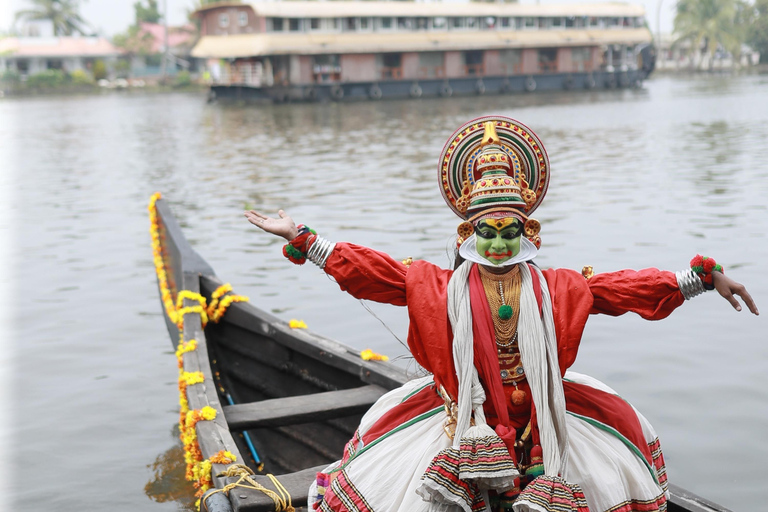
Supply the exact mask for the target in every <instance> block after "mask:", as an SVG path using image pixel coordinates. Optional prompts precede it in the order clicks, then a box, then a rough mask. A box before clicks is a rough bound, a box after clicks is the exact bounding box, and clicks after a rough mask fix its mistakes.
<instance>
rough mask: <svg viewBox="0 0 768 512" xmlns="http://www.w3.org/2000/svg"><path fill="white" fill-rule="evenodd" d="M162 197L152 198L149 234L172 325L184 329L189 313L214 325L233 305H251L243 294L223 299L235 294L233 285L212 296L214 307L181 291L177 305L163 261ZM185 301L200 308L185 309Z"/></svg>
mask: <svg viewBox="0 0 768 512" xmlns="http://www.w3.org/2000/svg"><path fill="white" fill-rule="evenodd" d="M161 198H162V195H161V194H160V192H156V193H155V194H153V195H152V197H150V198H149V205H148V206H147V209H148V210H149V234H150V236H151V237H152V257H153V261H154V264H155V273H156V274H157V282H158V285H159V288H160V297H161V299H162V301H163V307H164V308H165V313H166V314H167V315H168V318H170V319H171V322H173V323H174V324H176V326H177V327H178V328H179V329H182V328H183V327H184V315H186V314H188V313H197V314H199V315H200V320H201V322H202V324H203V327H205V326H206V324H207V323H208V319H209V318H211V320H213V321H214V322H218V321H219V320H220V319H221V317H222V316H224V313H226V311H227V308H228V307H229V305H230V304H232V303H233V302H247V301H248V300H249V299H248V297H245V296H243V295H229V296H227V297H224V299H223V300H220V297H221V296H222V295H224V294H225V293H229V292H231V291H232V285H230V284H229V283H227V284H224V285H222V286H220V287H219V288H218V289H217V290H216V291H215V292H214V293H213V294H212V296H211V305H210V306H207V305H206V300H205V297H203V296H202V295H200V294H199V293H196V292H193V291H190V290H180V291H179V292H178V294H177V295H176V303H175V304H174V302H173V297H172V294H171V290H170V287H169V286H168V273H167V272H166V270H165V263H164V262H163V249H162V245H161V243H160V227H159V224H158V221H157V204H156V203H157V201H158V200H159V199H161ZM184 299H190V300H196V301H197V302H198V305H196V306H186V307H184Z"/></svg>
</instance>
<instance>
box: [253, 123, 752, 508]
mask: <svg viewBox="0 0 768 512" xmlns="http://www.w3.org/2000/svg"><path fill="white" fill-rule="evenodd" d="M438 176H439V182H440V189H441V191H442V193H443V197H444V198H445V200H446V202H447V203H448V206H449V207H450V208H451V210H453V212H454V213H456V214H457V215H458V216H459V217H461V219H462V222H461V224H460V225H459V227H458V239H457V244H458V254H457V258H456V266H455V269H454V270H446V269H443V268H440V267H438V266H436V265H433V264H431V263H428V262H426V261H412V262H411V261H405V262H401V261H398V260H395V259H393V258H391V257H390V256H388V255H386V254H383V253H381V252H378V251H374V250H372V249H368V248H366V247H361V246H358V245H353V244H349V243H333V242H330V241H328V240H326V239H323V238H322V237H320V236H318V235H317V234H316V233H315V232H314V231H312V230H310V229H309V228H307V227H306V226H302V225H299V226H298V227H297V226H295V225H294V223H293V221H292V220H291V218H290V217H289V216H287V215H286V214H285V213H284V212H283V211H282V210H281V211H280V212H279V215H280V218H270V217H267V216H265V215H263V214H261V213H258V212H255V211H249V212H246V217H247V218H248V220H249V221H250V222H251V223H253V224H255V225H256V226H258V227H260V228H262V229H263V230H265V231H267V232H270V233H273V234H276V235H280V236H283V237H284V238H285V239H287V240H288V241H289V243H288V244H287V245H286V246H285V248H284V251H283V252H284V254H285V255H286V256H287V257H288V258H289V259H291V260H292V261H293V262H295V263H299V264H301V263H303V262H304V261H305V260H307V259H308V260H310V261H312V262H313V263H315V264H317V265H318V266H319V267H320V268H322V269H324V270H325V272H327V273H328V274H329V275H331V276H333V278H334V279H335V280H336V282H338V284H339V286H340V287H341V289H342V290H345V291H347V292H349V293H350V294H352V295H353V296H354V297H357V298H359V299H368V300H373V301H376V302H383V303H388V304H394V305H398V306H407V307H408V314H409V318H410V327H409V331H408V345H409V347H410V349H411V351H412V354H413V356H414V358H415V359H416V361H417V362H418V363H419V364H420V365H421V366H422V367H424V368H425V369H426V370H427V371H428V372H429V373H430V374H431V375H430V376H428V377H425V378H420V379H416V380H413V381H411V382H408V383H407V384H405V385H404V386H403V387H401V388H398V389H395V390H393V391H391V392H389V393H387V394H386V395H384V396H383V397H382V398H381V399H380V400H379V401H378V402H377V403H376V404H375V405H374V406H373V407H372V408H371V409H370V410H369V411H368V412H367V413H366V414H365V416H364V417H363V419H362V421H361V424H360V427H359V428H358V430H357V432H356V433H355V435H354V437H353V438H352V439H351V440H350V441H349V443H348V444H347V446H346V448H345V450H344V453H343V457H342V459H341V460H339V461H337V462H336V463H334V464H332V465H331V466H329V467H328V468H327V469H326V470H325V471H324V472H323V473H321V474H319V475H318V481H317V483H316V484H315V485H313V486H312V489H311V490H310V505H311V506H312V507H313V508H314V509H317V510H321V511H336V512H339V511H345V512H346V511H350V512H362V511H374V510H375V511H381V512H393V511H402V512H414V511H430V512H432V511H440V512H454V511H455V512H458V511H464V512H470V511H479V510H489V511H503V510H514V511H516V512H520V511H539V512H548V511H553V512H554V511H558V512H565V511H579V512H585V511H588V510H591V511H592V512H601V511H622V512H626V511H644V512H650V511H655V510H666V502H667V498H668V493H667V477H666V470H665V466H664V457H663V455H662V451H661V447H660V445H659V440H658V438H657V436H656V433H655V432H654V429H653V427H652V426H651V425H650V423H649V422H648V421H647V420H646V419H645V418H644V417H643V416H642V415H641V414H640V413H639V412H638V411H637V410H636V409H635V408H634V407H632V406H631V405H630V404H629V403H627V402H626V401H624V400H623V399H622V398H620V397H619V396H618V395H617V394H616V392H614V391H613V390H612V389H611V388H609V387H608V386H606V385H605V384H603V383H602V382H599V381H597V380H596V379H593V378H590V377H588V376H586V375H581V374H577V373H574V372H569V371H568V368H569V367H570V366H571V365H572V364H573V362H574V360H575V359H576V354H577V352H578V349H579V343H580V341H581V336H582V332H583V330H584V326H585V324H586V321H587V318H588V317H589V315H593V314H599V313H602V314H607V315H613V316H618V315H622V314H624V313H627V312H630V311H631V312H634V313H637V314H639V315H640V316H641V317H643V318H646V319H648V320H658V319H661V318H665V317H666V316H667V315H669V314H670V313H671V312H672V311H673V310H674V309H675V308H677V307H678V306H680V305H681V304H683V302H684V301H685V300H687V299H691V298H693V297H694V296H696V295H698V294H700V293H702V292H704V291H705V290H706V289H713V288H716V289H717V290H718V292H720V294H721V295H723V296H724V297H726V298H727V299H728V300H729V301H730V302H731V303H732V304H733V306H734V307H735V308H736V309H737V310H740V309H741V307H740V306H739V303H738V301H737V300H736V299H735V298H734V297H733V294H738V295H740V296H741V297H742V298H743V300H744V301H745V303H746V304H747V306H748V307H749V309H750V310H751V311H752V312H753V313H755V314H757V309H756V307H755V305H754V303H753V301H752V299H751V298H750V296H749V294H748V293H747V291H746V290H745V289H744V287H743V286H742V285H740V284H738V283H736V282H735V281H733V280H731V279H730V278H728V277H726V276H725V275H724V274H723V271H722V267H721V266H720V265H717V264H716V263H715V261H714V259H712V258H702V257H701V256H697V257H696V258H694V260H693V261H692V262H691V264H692V268H689V269H686V270H683V271H681V272H677V273H673V272H666V271H661V270H657V269H654V268H651V269H646V270H641V271H634V270H622V271H619V272H610V273H604V274H595V275H592V272H591V269H589V268H585V269H584V271H582V273H579V272H576V271H573V270H568V269H547V270H541V269H539V268H538V267H537V266H536V265H535V264H534V263H532V260H533V258H534V257H535V256H536V254H537V251H538V249H539V247H540V245H541V239H540V238H539V231H540V228H541V225H540V223H539V222H538V221H536V220H535V219H533V218H531V217H530V214H531V213H533V211H534V210H535V209H536V208H537V207H538V206H539V205H540V204H541V202H542V200H543V199H544V195H545V193H546V191H547V186H548V185H549V178H550V166H549V159H548V157H547V153H546V151H545V150H544V146H543V145H542V143H541V141H540V140H539V138H538V137H537V136H536V135H535V134H534V133H533V132H532V131H531V130H530V129H529V128H527V127H526V126H524V125H523V124H521V123H519V122H518V121H515V120H514V119H510V118H506V117H501V116H490V117H483V118H480V119H476V120H474V121H471V122H469V123H467V124H465V125H464V126H462V127H460V128H459V129H458V130H456V132H455V133H454V134H453V135H452V136H451V137H450V139H449V140H448V142H447V143H446V145H445V148H444V149H443V152H442V155H441V156H440V162H439V166H438Z"/></svg>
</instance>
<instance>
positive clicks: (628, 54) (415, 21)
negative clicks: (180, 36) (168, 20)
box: [192, 1, 655, 102]
mask: <svg viewBox="0 0 768 512" xmlns="http://www.w3.org/2000/svg"><path fill="white" fill-rule="evenodd" d="M194 16H195V17H196V18H197V20H198V21H199V23H200V27H201V35H202V36H201V38H200V40H199V41H198V43H197V44H196V46H195V47H194V49H193V51H192V55H193V56H195V57H197V58H201V59H206V61H207V68H208V69H209V71H210V74H211V79H212V84H211V95H212V96H213V97H215V98H219V99H236V100H264V101H275V102H282V101H322V100H334V101H339V100H345V99H370V100H379V99H382V98H408V97H411V98H418V97H427V96H440V97H448V96H452V95H470V94H472V95H482V94H494V93H512V92H523V91H526V92H533V91H542V90H562V89H566V90H568V89H594V88H616V87H639V86H640V85H641V84H642V81H643V80H644V79H645V78H647V76H648V75H649V74H650V73H651V72H652V71H653V68H654V63H655V56H654V53H653V48H652V47H651V44H650V43H651V41H652V37H651V33H650V31H649V30H648V28H647V26H646V22H645V18H644V16H645V11H644V9H643V8H642V7H640V6H637V5H631V4H623V3H602V4H562V5H521V4H516V3H414V2H381V1H374V2H366V1H337V2H306V1H297V2H287V3H285V2H254V3H252V4H248V3H231V2H219V3H215V4H211V5H207V6H205V7H202V8H200V9H198V10H197V11H195V13H194Z"/></svg>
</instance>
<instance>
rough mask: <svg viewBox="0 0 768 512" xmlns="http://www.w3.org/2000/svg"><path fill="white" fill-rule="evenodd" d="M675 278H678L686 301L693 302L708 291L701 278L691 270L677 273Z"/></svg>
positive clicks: (678, 284) (678, 283)
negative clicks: (692, 300) (693, 299)
mask: <svg viewBox="0 0 768 512" xmlns="http://www.w3.org/2000/svg"><path fill="white" fill-rule="evenodd" d="M675 277H677V286H679V287H680V291H681V292H682V294H683V297H685V300H691V299H692V298H694V297H695V296H697V295H701V294H702V293H704V292H705V291H706V290H705V289H704V283H702V282H701V279H700V278H699V276H698V275H696V273H695V272H694V271H693V270H691V269H686V270H681V271H679V272H675Z"/></svg>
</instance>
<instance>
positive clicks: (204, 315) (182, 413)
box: [148, 192, 248, 510]
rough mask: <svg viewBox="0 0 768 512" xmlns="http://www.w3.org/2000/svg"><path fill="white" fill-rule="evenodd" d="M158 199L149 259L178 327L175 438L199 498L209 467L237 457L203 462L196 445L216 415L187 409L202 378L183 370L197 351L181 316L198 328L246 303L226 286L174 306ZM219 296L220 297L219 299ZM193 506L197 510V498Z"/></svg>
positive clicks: (152, 206) (152, 202)
mask: <svg viewBox="0 0 768 512" xmlns="http://www.w3.org/2000/svg"><path fill="white" fill-rule="evenodd" d="M161 197H162V196H161V195H160V193H159V192H158V193H155V194H153V195H152V197H151V198H150V199H149V206H148V210H149V220H150V229H149V232H150V235H151V237H152V256H153V261H154V264H155V272H156V274H157V282H158V286H159V288H160V297H161V299H162V302H163V307H164V309H165V313H166V315H168V318H169V319H170V320H171V321H172V322H173V323H175V324H176V326H177V327H178V328H179V344H178V346H177V348H176V358H177V360H178V367H179V437H180V438H181V441H182V443H183V444H184V461H185V462H186V465H187V468H186V472H185V477H186V479H187V480H189V481H192V482H194V486H195V488H196V489H197V492H196V494H195V495H196V496H197V497H198V498H201V497H202V496H203V494H205V492H206V491H207V490H208V489H210V488H211V486H212V485H213V478H212V476H211V467H212V464H214V463H215V464H231V463H232V462H234V461H235V460H237V458H236V457H235V455H234V454H233V453H231V452H229V451H226V452H225V451H223V450H222V451H220V452H218V453H216V454H215V455H213V456H212V457H211V458H210V459H207V460H205V459H203V454H202V452H201V450H200V444H199V443H198V441H197V430H196V425H197V423H198V422H200V421H213V420H214V419H216V415H217V412H216V409H214V408H213V407H210V406H205V407H203V408H201V409H193V410H190V409H189V401H188V399H187V387H188V386H192V385H195V384H200V383H202V382H203V381H204V380H205V376H204V374H203V372H186V371H184V354H186V353H189V352H193V351H195V350H197V340H195V339H191V340H189V341H184V330H183V329H184V315H186V314H188V313H195V314H199V315H200V320H201V322H202V325H203V327H205V326H206V324H207V323H208V320H209V318H210V319H211V320H212V321H213V322H218V321H219V320H220V319H221V318H222V317H223V316H224V313H226V311H227V308H229V306H230V304H232V303H233V302H247V301H248V297H244V296H241V295H227V296H224V295H225V294H227V293H229V292H231V291H232V286H231V285H230V284H229V283H227V284H224V285H222V286H220V287H219V288H218V289H216V291H214V292H213V294H212V295H211V305H210V306H207V305H206V300H205V297H203V296H202V295H200V294H199V293H195V292H192V291H190V290H181V291H179V292H178V294H177V296H176V303H175V304H174V302H173V297H172V294H171V290H170V287H169V286H168V274H167V272H166V270H165V264H164V262H163V252H162V246H161V243H160V229H159V224H158V219H157V208H156V203H157V201H158V199H160V198H161ZM222 296H224V297H223V298H222ZM184 299H189V300H194V301H197V303H198V304H197V305H194V306H184ZM196 506H197V508H198V510H199V509H200V500H199V499H198V500H197V503H196Z"/></svg>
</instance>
